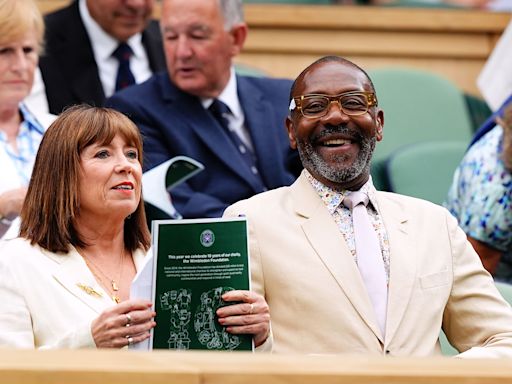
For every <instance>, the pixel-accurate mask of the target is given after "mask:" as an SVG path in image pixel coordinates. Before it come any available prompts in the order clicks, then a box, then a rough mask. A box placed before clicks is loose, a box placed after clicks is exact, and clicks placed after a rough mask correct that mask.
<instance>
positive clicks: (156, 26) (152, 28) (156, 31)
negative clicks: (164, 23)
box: [144, 19, 162, 39]
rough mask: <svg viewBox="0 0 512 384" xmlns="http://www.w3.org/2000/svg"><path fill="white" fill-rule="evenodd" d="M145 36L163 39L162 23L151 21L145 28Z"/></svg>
mask: <svg viewBox="0 0 512 384" xmlns="http://www.w3.org/2000/svg"><path fill="white" fill-rule="evenodd" d="M144 34H147V35H148V36H151V37H156V38H159V39H161V38H162V34H161V32H160V23H159V22H158V20H155V19H151V20H150V21H149V23H148V25H147V26H146V28H144Z"/></svg>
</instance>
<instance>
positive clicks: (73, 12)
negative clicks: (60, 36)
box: [44, 2, 80, 30]
mask: <svg viewBox="0 0 512 384" xmlns="http://www.w3.org/2000/svg"><path fill="white" fill-rule="evenodd" d="M77 3H78V2H77ZM73 16H78V17H80V13H79V12H78V5H77V4H75V3H71V4H70V5H68V6H66V7H64V8H59V9H57V10H55V11H53V12H49V13H47V14H46V15H45V16H44V22H45V28H46V29H47V30H48V29H52V28H53V27H57V26H58V25H60V24H61V23H63V22H68V21H71V20H70V19H72V18H73Z"/></svg>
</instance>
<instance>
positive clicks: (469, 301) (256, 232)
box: [225, 56, 512, 357]
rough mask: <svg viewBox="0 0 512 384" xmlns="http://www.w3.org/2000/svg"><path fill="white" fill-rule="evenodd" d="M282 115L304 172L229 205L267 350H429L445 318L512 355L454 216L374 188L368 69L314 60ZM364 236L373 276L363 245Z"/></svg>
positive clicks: (468, 346) (511, 329)
mask: <svg viewBox="0 0 512 384" xmlns="http://www.w3.org/2000/svg"><path fill="white" fill-rule="evenodd" d="M418 91H421V90H418ZM286 124H287V128H288V136H289V139H290V144H291V147H292V148H297V149H298V150H299V154H300V156H301V160H302V163H303V165H304V168H305V170H304V171H303V173H302V174H301V176H300V177H299V179H298V180H297V181H296V182H295V183H294V184H293V185H291V186H290V187H283V188H279V189H276V190H273V191H269V192H265V193H262V194H259V195H256V196H254V197H252V198H250V199H248V200H244V201H241V202H238V203H236V204H234V205H232V206H231V207H229V208H228V209H227V210H226V212H225V216H239V215H244V216H246V217H247V219H248V223H249V227H250V233H249V236H250V247H251V249H250V252H251V263H252V264H251V269H252V278H253V289H254V290H256V291H257V292H259V293H261V294H263V295H264V296H265V298H266V300H267V301H268V304H269V307H270V314H271V322H272V329H273V336H274V351H275V352H299V353H352V354H354V353H355V354H365V355H369V354H372V355H389V356H432V355H439V354H440V353H441V351H440V346H439V341H438V336H439V332H440V330H441V329H443V330H444V332H445V333H446V335H447V337H448V339H449V341H450V342H451V343H452V344H453V345H454V346H455V347H456V348H457V349H458V350H459V351H460V352H463V353H462V354H461V355H460V356H461V357H490V356H496V357H498V356H508V357H511V356H512V310H511V309H510V306H509V305H508V304H507V303H506V302H505V301H504V300H503V298H502V297H501V296H500V295H499V293H498V291H497V290H496V288H495V286H494V283H493V280H492V278H491V276H490V275H489V274H488V273H487V272H486V271H485V270H484V269H483V267H482V265H481V263H480V261H479V259H478V256H477V254H476V253H475V252H474V250H473V248H472V247H471V245H470V244H469V243H468V242H467V240H466V236H465V234H464V233H463V232H462V230H461V229H460V228H459V227H458V226H457V223H456V221H455V220H454V219H453V218H452V217H451V215H450V214H449V213H448V212H447V211H446V210H445V209H444V208H442V207H439V206H437V205H434V204H431V203H429V202H426V201H422V200H418V199H415V198H411V197H406V196H400V195H397V194H392V193H386V192H378V191H376V190H375V188H374V187H373V184H372V181H371V178H370V176H369V169H370V161H371V157H372V153H373V150H374V148H375V145H376V142H378V141H380V140H382V137H383V124H384V114H383V111H382V110H380V109H379V108H378V103H377V98H376V95H375V89H374V87H373V84H372V82H371V80H370V79H369V77H368V75H367V74H366V72H364V71H363V70H362V69H361V68H359V67H358V66H356V65H355V64H353V63H352V62H350V61H347V60H345V59H342V58H340V57H335V56H328V57H325V58H322V59H320V60H318V61H316V62H315V63H313V64H312V65H310V66H309V67H308V68H306V69H305V70H304V71H303V72H302V73H301V74H300V75H299V77H298V78H297V79H296V81H295V83H294V84H293V86H292V91H291V103H290V116H289V117H288V118H287V122H286ZM357 192H362V195H364V196H367V199H369V203H368V206H367V207H365V206H364V205H363V206H362V208H363V210H364V216H365V217H366V218H367V219H366V220H367V221H366V222H367V223H368V225H367V227H366V228H367V229H368V228H369V229H370V232H371V233H372V235H371V236H367V237H364V238H363V241H358V235H356V234H355V232H358V233H359V234H361V230H360V229H359V230H358V231H354V227H355V223H356V219H355V217H356V214H355V212H356V208H353V212H354V214H352V212H351V210H350V209H349V208H345V206H344V201H346V200H351V199H352V197H353V196H355V195H357V194H358V193H357ZM358 212H359V213H360V212H361V211H358ZM358 217H360V216H358ZM353 218H354V221H353ZM353 223H354V224H353ZM358 225H359V224H358ZM358 228H361V227H360V226H358ZM370 232H367V233H368V234H369V233H370ZM374 232H375V233H374ZM370 237H373V238H374V239H375V245H376V247H375V248H374V250H376V252H374V256H375V255H377V256H376V257H375V258H374V259H373V260H374V262H373V263H374V266H373V267H374V269H373V270H372V271H371V273H373V274H374V276H375V277H374V278H373V280H372V279H368V278H367V277H365V276H368V274H367V272H363V271H364V268H368V265H364V264H368V262H367V261H365V260H366V257H368V255H366V254H365V252H363V251H361V249H362V248H361V246H363V245H366V244H363V243H364V242H365V241H366V240H368V242H370ZM359 239H361V237H359ZM379 248H380V249H379ZM370 267H372V266H370ZM377 281H381V282H382V284H381V285H378V284H376V282H377Z"/></svg>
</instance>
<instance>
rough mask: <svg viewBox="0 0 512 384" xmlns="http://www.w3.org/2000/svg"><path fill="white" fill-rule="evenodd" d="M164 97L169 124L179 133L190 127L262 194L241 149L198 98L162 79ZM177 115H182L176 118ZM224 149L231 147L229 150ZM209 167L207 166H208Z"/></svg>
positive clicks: (218, 155) (219, 156)
mask: <svg viewBox="0 0 512 384" xmlns="http://www.w3.org/2000/svg"><path fill="white" fill-rule="evenodd" d="M161 86H162V89H163V97H164V99H165V100H166V102H167V103H168V106H169V109H172V111H169V116H172V118H169V121H172V122H173V125H174V126H173V129H174V130H176V131H180V130H182V131H187V130H188V129H186V128H181V127H179V125H188V126H189V127H190V128H192V130H193V131H194V133H195V134H196V135H197V136H198V137H199V139H200V140H201V141H202V142H203V144H204V145H205V146H206V147H208V148H209V150H210V151H211V152H212V153H214V154H215V156H217V157H218V158H219V159H220V160H221V161H222V162H223V163H224V165H225V166H226V167H227V168H229V169H230V170H232V171H233V172H234V173H235V174H237V175H238V176H239V177H240V178H241V179H242V180H245V181H246V182H247V184H249V185H250V186H251V187H252V188H253V189H254V191H255V192H260V188H259V183H258V180H257V178H255V177H254V176H253V175H252V173H251V171H250V169H249V167H248V166H247V165H246V164H245V162H243V161H241V158H240V157H239V156H237V155H238V149H237V148H236V147H235V145H234V144H233V142H232V141H231V139H230V138H229V137H228V135H227V133H226V132H224V129H223V128H222V127H221V126H220V124H219V123H218V122H217V120H215V118H214V117H213V116H212V115H211V114H210V113H209V112H208V111H207V110H205V109H204V108H203V106H202V105H201V103H200V101H199V99H198V98H196V97H194V96H191V95H187V94H186V93H184V92H181V91H179V90H178V89H177V88H175V87H174V86H173V85H172V84H171V83H170V81H169V79H168V78H167V76H165V78H164V77H163V76H162V77H161ZM176 116H181V118H177V117H176ZM222 148H224V149H222ZM225 148H228V150H226V149H225ZM205 165H206V166H208V164H205Z"/></svg>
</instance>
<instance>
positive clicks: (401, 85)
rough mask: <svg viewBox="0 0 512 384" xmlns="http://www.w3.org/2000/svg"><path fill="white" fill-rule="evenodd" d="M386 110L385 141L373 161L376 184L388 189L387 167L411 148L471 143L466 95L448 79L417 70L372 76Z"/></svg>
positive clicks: (395, 70) (379, 71) (388, 70)
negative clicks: (391, 157)
mask: <svg viewBox="0 0 512 384" xmlns="http://www.w3.org/2000/svg"><path fill="white" fill-rule="evenodd" d="M369 75H370V77H371V78H372V81H373V83H374V85H375V89H376V92H377V98H378V100H379V106H380V107H381V108H382V109H383V110H384V138H383V140H382V141H380V142H378V143H377V146H376V148H375V153H374V156H373V161H372V177H373V179H374V184H375V185H376V186H377V187H378V188H380V189H388V190H389V185H387V181H386V179H385V175H384V174H383V168H384V165H383V163H384V162H385V161H386V160H387V158H388V157H389V155H390V154H391V153H392V152H394V151H396V150H397V149H398V148H400V147H404V146H406V145H409V144H413V143H418V142H425V141H435V140H448V141H465V142H466V143H469V141H470V140H471V137H472V133H473V130H472V124H471V120H470V116H469V112H468V109H467V105H466V102H465V99H464V95H463V93H462V92H461V90H459V88H457V86H455V85H454V84H453V83H451V82H450V81H449V80H447V79H445V78H444V77H442V76H440V75H437V74H434V73H431V72H428V71H422V70H417V69H410V68H383V69H376V70H372V71H370V72H369Z"/></svg>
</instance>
